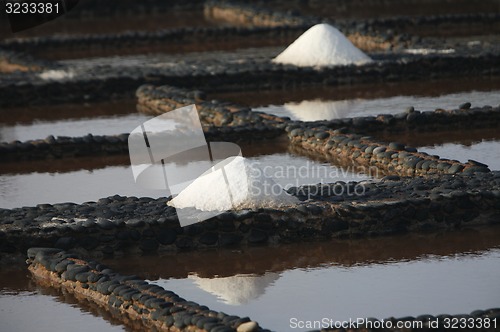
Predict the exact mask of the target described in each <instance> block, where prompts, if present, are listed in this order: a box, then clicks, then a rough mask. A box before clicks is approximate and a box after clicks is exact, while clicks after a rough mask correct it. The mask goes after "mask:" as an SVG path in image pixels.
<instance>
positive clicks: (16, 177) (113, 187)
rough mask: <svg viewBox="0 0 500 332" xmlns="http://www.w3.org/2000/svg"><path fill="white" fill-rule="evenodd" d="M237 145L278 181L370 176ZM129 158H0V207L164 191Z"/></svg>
mask: <svg viewBox="0 0 500 332" xmlns="http://www.w3.org/2000/svg"><path fill="white" fill-rule="evenodd" d="M242 149H243V154H244V155H245V156H247V157H248V158H249V159H250V160H251V161H252V162H256V163H257V165H258V166H259V167H260V168H261V169H263V170H264V171H265V173H266V175H268V176H271V177H273V178H274V179H275V181H276V182H277V183H278V184H280V185H281V186H282V187H290V186H297V185H302V184H316V183H319V182H332V181H337V180H343V181H351V180H355V181H360V180H362V179H367V178H369V177H368V176H365V175H362V174H358V173H356V171H355V170H354V169H353V170H351V169H349V168H341V167H338V166H335V165H331V164H326V163H321V162H313V161H311V160H310V159H308V158H306V157H301V156H298V155H294V154H292V153H283V152H282V153H274V154H270V155H260V153H259V151H258V150H256V149H254V147H252V145H247V146H245V145H243V146H242ZM283 150H285V151H286V147H282V146H280V144H279V143H278V144H277V146H276V147H274V148H268V149H267V150H266V151H263V152H261V153H272V152H274V151H283ZM129 163H130V161H129V160H128V156H112V157H100V158H74V159H61V160H50V161H36V162H28V163H15V162H14V163H0V207H1V208H14V207H21V206H35V205H37V204H41V203H61V202H73V203H83V202H86V201H95V200H98V199H99V198H102V197H108V196H113V195H116V194H118V195H122V196H137V197H142V196H146V197H153V198H158V197H164V196H166V195H167V193H166V191H164V190H153V189H143V188H141V187H139V186H138V185H137V184H136V183H135V182H134V179H133V177H132V170H131V168H130V166H129V165H130V164H129ZM106 165H112V166H106ZM283 165H287V168H283ZM297 172H300V174H298V173H297ZM2 173H3V174H2ZM297 174H298V175H299V176H297Z"/></svg>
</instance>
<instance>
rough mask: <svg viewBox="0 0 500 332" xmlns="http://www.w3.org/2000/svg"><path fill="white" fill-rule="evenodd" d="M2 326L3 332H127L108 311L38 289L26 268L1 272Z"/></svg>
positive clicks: (44, 289) (47, 290)
mask: <svg viewBox="0 0 500 332" xmlns="http://www.w3.org/2000/svg"><path fill="white" fill-rule="evenodd" d="M0 322H1V325H2V327H1V329H2V332H17V331H19V332H24V331H37V332H38V331H40V332H53V331H78V332H80V331H81V332H87V331H89V330H94V331H106V332H107V331H110V332H111V331H126V330H127V329H126V328H124V327H123V326H122V325H121V323H120V322H119V321H117V320H116V319H114V318H112V317H111V315H110V314H109V313H108V312H107V311H105V310H102V309H100V308H97V307H96V306H92V305H90V304H89V303H84V302H78V301H77V300H76V299H75V298H74V297H73V296H72V295H70V294H63V293H61V292H59V291H57V290H55V289H50V288H43V287H40V286H37V285H36V283H35V282H34V281H32V280H31V276H30V273H29V272H28V270H26V268H23V267H22V266H16V267H12V268H10V269H8V270H5V269H3V270H2V271H0Z"/></svg>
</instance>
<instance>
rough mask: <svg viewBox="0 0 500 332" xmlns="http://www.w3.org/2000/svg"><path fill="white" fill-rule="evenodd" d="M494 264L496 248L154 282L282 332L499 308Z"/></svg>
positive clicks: (497, 257) (498, 251)
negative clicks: (324, 322) (294, 322)
mask: <svg viewBox="0 0 500 332" xmlns="http://www.w3.org/2000/svg"><path fill="white" fill-rule="evenodd" d="M499 264H500V249H495V250H491V251H488V252H485V253H483V254H481V255H480V256H473V257H468V256H466V255H465V256H457V257H449V258H437V259H436V258H423V259H419V260H416V261H410V262H404V261H403V262H392V263H388V264H385V265H370V266H354V267H349V268H345V267H338V266H329V267H319V268H314V269H308V268H306V269H290V270H287V271H283V272H281V273H273V272H267V273H264V274H263V275H259V276H254V275H238V276H233V277H225V278H213V279H209V278H199V277H197V276H196V275H193V276H190V277H188V278H186V279H174V280H166V279H160V280H158V281H156V282H155V283H157V284H158V285H160V286H162V287H165V288H167V289H175V290H176V292H177V293H178V294H180V295H181V296H183V297H186V298H189V299H190V300H192V301H196V302H200V303H204V304H205V305H207V306H209V307H210V308H211V309H213V310H220V311H224V312H230V313H232V314H236V315H242V316H245V315H248V316H250V317H252V318H253V319H255V320H257V321H258V322H259V323H260V324H262V326H265V327H267V328H270V329H273V330H277V331H287V330H290V328H291V327H293V326H291V325H290V324H291V323H290V321H291V319H292V318H296V319H298V320H304V321H305V320H321V319H322V318H324V317H326V318H331V319H334V320H335V321H348V320H349V319H353V320H355V319H357V318H367V317H378V318H387V317H390V316H396V317H404V316H408V315H410V316H411V315H420V314H428V313H431V314H434V315H438V314H441V313H443V312H446V313H449V314H462V313H469V312H471V311H473V310H476V309H478V308H484V309H487V308H490V307H494V306H498V294H499V292H500V287H499V286H498V282H497V280H498V276H499V272H498V265H499ZM450 275H451V276H453V277H450ZM263 308H266V309H265V310H263ZM271 308H272V309H271ZM298 330H303V331H306V330H310V329H298Z"/></svg>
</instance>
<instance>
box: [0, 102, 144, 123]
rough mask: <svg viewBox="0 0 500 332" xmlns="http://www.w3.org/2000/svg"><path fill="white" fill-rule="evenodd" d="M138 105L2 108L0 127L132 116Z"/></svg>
mask: <svg viewBox="0 0 500 332" xmlns="http://www.w3.org/2000/svg"><path fill="white" fill-rule="evenodd" d="M136 103H137V101H136V100H133V99H131V100H113V101H105V102H99V103H81V104H80V103H79V104H60V105H45V106H27V107H10V108H2V109H0V126H12V125H17V124H22V125H30V124H33V123H34V122H55V121H64V120H78V119H83V118H94V117H106V116H108V117H109V116H113V115H115V116H116V115H130V114H134V113H137V108H136Z"/></svg>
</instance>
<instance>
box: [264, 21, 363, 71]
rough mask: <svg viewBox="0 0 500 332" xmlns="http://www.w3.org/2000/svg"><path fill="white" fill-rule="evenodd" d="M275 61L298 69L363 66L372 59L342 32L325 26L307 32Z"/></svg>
mask: <svg viewBox="0 0 500 332" xmlns="http://www.w3.org/2000/svg"><path fill="white" fill-rule="evenodd" d="M273 61H274V62H276V63H281V64H290V65H295V66H299V67H322V66H338V65H352V64H363V63H368V62H371V61H372V59H371V58H370V57H369V56H367V55H366V54H364V53H363V52H362V51H361V50H359V49H358V48H357V47H356V46H354V45H353V44H352V43H351V42H350V41H349V40H348V39H347V38H346V37H345V36H344V35H343V34H342V33H341V32H340V31H339V30H337V29H336V28H334V27H333V26H331V25H329V24H326V23H322V24H317V25H315V26H313V27H312V28H310V29H309V30H307V31H306V32H304V33H303V34H302V35H301V36H300V37H299V38H297V40H295V41H294V42H293V43H292V44H291V45H290V46H288V47H287V48H286V49H285V50H284V51H283V52H282V53H281V54H280V55H278V56H277V57H276V58H274V59H273Z"/></svg>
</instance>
